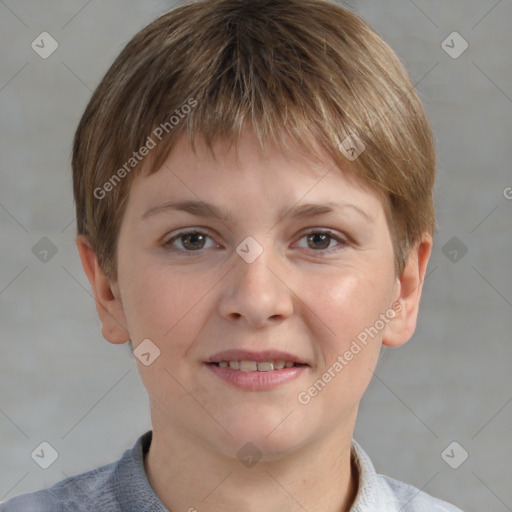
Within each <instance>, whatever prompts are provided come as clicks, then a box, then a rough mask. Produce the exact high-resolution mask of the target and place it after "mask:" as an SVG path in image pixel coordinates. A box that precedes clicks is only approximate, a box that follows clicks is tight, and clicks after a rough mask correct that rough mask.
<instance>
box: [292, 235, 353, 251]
mask: <svg viewBox="0 0 512 512" xmlns="http://www.w3.org/2000/svg"><path fill="white" fill-rule="evenodd" d="M302 238H306V243H307V244H308V247H306V249H308V248H309V249H313V250H314V251H315V252H320V250H326V249H329V246H330V245H331V242H332V241H334V240H335V241H337V242H339V244H338V246H335V249H334V250H340V249H343V247H345V246H346V245H347V241H346V240H344V239H343V238H341V237H340V236H338V235H336V234H334V233H333V232H332V231H319V230H314V231H309V232H308V233H305V234H304V235H303V236H302ZM302 238H301V239H302ZM331 248H332V247H331ZM329 252H330V251H329Z"/></svg>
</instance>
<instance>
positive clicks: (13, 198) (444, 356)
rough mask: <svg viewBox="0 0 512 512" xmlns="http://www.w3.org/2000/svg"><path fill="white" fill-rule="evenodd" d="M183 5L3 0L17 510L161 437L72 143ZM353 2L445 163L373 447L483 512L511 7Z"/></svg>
mask: <svg viewBox="0 0 512 512" xmlns="http://www.w3.org/2000/svg"><path fill="white" fill-rule="evenodd" d="M172 5H173V3H172V2H163V1H156V0H152V1H145V2H140V1H139V2H137V1H135V0H128V1H126V0H125V1H123V2H121V1H120V0H114V1H109V2H99V1H96V0H93V1H89V2H88V1H66V2H57V1H47V2H40V1H39V2H38V1H35V0H24V1H17V2H15V1H14V0H5V1H0V27H1V34H0V56H1V71H0V115H1V130H2V136H1V139H0V156H1V178H0V180H1V181H0V244H1V245H0V251H1V252H0V258H1V267H0V336H1V344H0V349H1V358H0V442H1V445H0V501H1V500H7V499H8V498H10V497H12V496H14V495H17V494H21V493H24V492H28V491H33V490H36V489H39V488H41V487H44V486H49V485H51V484H53V483H55V482H57V481H59V480H61V479H63V478H64V477H65V476H67V475H71V474H75V473H78V472H82V471H85V470H88V469H91V468H92V467H96V466H99V465H101V464H106V463H108V462H112V461H114V460H117V459H118V458H119V457H120V456H121V454H122V452H123V451H124V450H125V449H126V448H128V447H131V445H132V444H133V443H134V442H135V440H136V439H137V437H138V436H139V435H140V434H141V433H143V432H144V431H145V430H147V429H149V428H150V421H149V406H148V400H147V396H146V393H145V390H144V388H143V387H142V384H141V383H140V380H139V377H138V374H137V369H136V366H135V361H134V359H133V356H132V355H131V354H130V352H129V350H128V349H127V346H114V345H111V344H109V343H107V342H106V341H104V340H103V338H102V336H101V331H100V324H99V320H98V318H97V315H96V310H95V306H94V300H93V298H92V295H91V292H90V288H89V283H88V281H87V279H86V276H85V274H84V273H83V270H82V267H81V264H80V260H79V257H78V254H77V251H76V247H75V244H74V230H75V225H74V210H73V199H72V192H71V172H70V150H71V142H72V136H73V133H74V130H75V128H76V125H77V123H78V121H79V119H80V116H81V114H82V112H83V110H84V108H85V105H86V102H87V101H88V99H89V98H90V96H91V92H92V90H93V89H94V87H95V86H96V85H97V84H98V82H99V80H100V78H101V77H102V76H103V74H104V73H105V71H106V70H107V68H108V67H109V66H110V64H111V63H112V61H113V60H114V58H115V57H116V56H117V54H118V53H119V52H120V50H121V49H122V48H123V46H124V45H125V44H126V42H127V41H128V40H129V39H130V38H131V37H132V36H133V35H134V34H135V33H136V32H137V31H138V30H139V29H141V28H142V27H143V26H144V25H146V24H147V23H149V22H150V21H152V20H153V19H154V18H155V17H157V16H158V15H159V14H161V13H163V12H164V11H166V10H168V9H169V8H170V7H172ZM353 5H354V6H355V8H356V10H357V11H358V12H359V13H360V14H362V15H363V16H364V17H365V18H366V19H367V20H368V21H369V22H370V23H371V24H372V25H373V26H374V28H375V29H376V30H377V31H378V32H379V33H380V34H381V35H382V36H383V37H384V38H385V39H386V40H387V41H388V42H389V43H390V44H391V46H392V47H393V48H394V49H395V50H396V51H397V53H398V54H399V55H400V56H401V57H402V59H403V60H404V62H405V64H406V66H407V68H408V70H409V71H410V73H411V75H412V77H413V81H414V82H415V83H416V84H417V90H418V91H419V94H420V96H421V98H422V100H423V101H424V104H425V106H426V109H427V111H428V114H429V116H430V118H431V121H432V124H433V127H434V130H435V133H436V140H437V147H438V165H439V167H438V178H437V184H436V191H435V194H436V196H435V198H436V207H437V213H438V225H439V231H438V233H437V235H436V238H435V247H434V252H433V255H432V258H431V261H430V263H429V267H428V271H427V272H428V277H427V279H426V281H425V285H424V294H423V298H422V304H421V309H420V318H419V324H418V328H417V331H416V333H415V335H414V337H413V338H412V339H411V341H410V342H409V343H407V344H406V345H405V346H404V347H402V348H400V349H396V350H389V351H387V352H386V354H385V355H384V357H383V358H382V361H381V363H380V365H379V367H378V368H377V371H376V376H375V377H374V379H373V381H372V384H371V385H370V388H369V390H368V393H367V394H366V395H365V397H364V398H363V401H362V404H361V411H360V415H359V419H358V423H357V428H356V439H357V440H358V441H359V442H360V443H361V444H362V445H363V447H364V448H365V449H366V451H367V452H368V453H369V454H370V456H371V457H372V459H373V462H374V464H375V466H376V468H377V470H378V471H379V472H382V473H385V474H387V475H389V476H392V477H394V478H397V479H400V480H404V481H407V482H410V483H412V484H414V485H416V486H417V487H419V488H422V489H424V490H425V491H427V492H429V493H431V494H433V495H436V496H438V497H441V498H444V499H446V500H448V501H452V502H453V503H455V504H456V505H458V506H459V507H461V508H462V509H464V510H466V511H480V510H489V511H493V512H502V511H507V510H512V488H511V486H510V480H511V476H512V471H511V465H510V459H511V451H512V450H511V448H512V446H511V445H512V443H511V436H510V430H511V423H512V404H511V403H510V402H511V401H512V386H511V376H510V375H511V372H510V362H511V360H512V359H511V356H512V343H511V337H510V331H511V328H512V319H511V318H512V315H511V313H512V309H511V308H512V279H511V272H510V267H509V262H510V261H511V255H512V250H511V247H512V242H511V231H512V230H511V217H512V200H508V199H507V197H506V195H508V196H509V197H511V196H512V193H511V194H507V191H511V190H512V189H507V187H512V173H511V163H510V162H511V159H512V158H511V157H512V151H511V136H510V134H511V133H512V130H511V128H512V126H511V119H512V73H511V64H510V62H511V61H510V55H511V50H512V36H511V31H510V23H511V22H512V2H511V1H510V0H502V1H495V0H487V1H476V0H470V1H468V0H465V1H462V0H460V1H450V2H446V1H441V0H430V1H427V0H416V1H415V2H413V1H409V0H384V1H369V0H360V1H357V0H355V1H354V2H353ZM43 31H47V32H49V33H50V34H51V35H52V36H53V37H54V38H55V39H56V40H57V42H58V44H59V47H58V49H57V50H56V51H55V53H54V54H53V55H51V56H50V57H49V58H48V59H46V60H44V59H42V58H41V57H39V56H38V55H37V54H36V53H35V52H34V51H33V50H32V48H31V42H32V41H33V40H34V39H35V38H36V37H37V36H38V35H39V34H40V33H41V32H43ZM454 31H457V32H458V33H460V34H461V36H462V37H463V38H464V39H465V40H466V41H467V42H468V44H469V48H468V49H467V50H466V51H465V52H464V53H463V54H462V55H461V56H460V57H458V58H456V59H454V58H452V57H450V56H449V55H448V54H447V53H446V52H445V51H444V49H443V48H442V46H441V43H442V42H443V40H445V39H446V37H447V36H448V35H449V34H451V33H452V32H454ZM449 44H451V43H449ZM458 44H459V43H457V44H456V47H455V49H457V48H460V46H457V45H458ZM42 237H47V238H49V239H50V240H51V241H52V242H53V244H55V246H56V248H57V253H56V254H55V255H54V256H53V257H51V258H49V260H48V261H47V262H46V263H44V262H42V261H40V260H39V259H38V258H37V257H36V256H35V255H34V253H33V252H32V247H33V246H34V245H35V244H36V243H37V242H39V241H40V239H41V238H42ZM453 237H457V239H459V241H460V242H457V243H458V244H459V247H457V246H452V245H451V244H453V243H454V242H453V241H452V242H450V243H449V244H448V245H446V244H447V243H448V242H449V241H450V240H451V239H452V238H453ZM460 244H464V246H465V247H467V253H466V254H465V255H464V256H463V257H462V258H460V256H461V254H462V252H461V251H460V247H462V246H461V245H460ZM454 248H455V249H456V250H457V257H458V258H460V259H459V261H452V260H453V259H454V256H455V253H453V252H451V254H450V251H453V249H454ZM50 254H51V253H50ZM445 254H446V255H445ZM42 441H47V442H49V443H50V444H51V445H52V446H53V447H54V448H55V449H56V450H57V452H58V455H59V456H58V459H57V460H56V461H55V463H54V464H53V465H51V466H50V467H49V468H48V469H46V470H44V469H42V468H40V467H39V466H38V465H37V464H36V463H35V462H34V461H33V460H32V458H31V453H32V452H33V450H34V449H35V448H36V447H37V446H38V445H39V444H40V443H41V442H42ZM452 441H456V442H458V443H459V444H460V445H461V446H462V447H463V448H464V449H465V450H466V451H467V452H468V453H469V458H468V459H467V460H466V461H465V462H464V463H463V464H462V465H460V467H459V468H458V469H452V468H451V467H449V466H448V464H447V463H446V462H445V461H444V460H443V458H442V457H441V453H442V452H443V450H444V449H445V448H446V447H447V446H448V445H449V444H450V443H451V442H452ZM449 453H450V455H452V457H451V459H450V461H451V462H452V464H453V461H455V462H457V461H458V460H459V457H460V454H461V453H462V452H461V449H460V448H456V449H455V450H454V451H453V452H449Z"/></svg>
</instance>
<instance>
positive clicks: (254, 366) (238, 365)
mask: <svg viewBox="0 0 512 512" xmlns="http://www.w3.org/2000/svg"><path fill="white" fill-rule="evenodd" d="M216 364H218V365H219V366H220V367H221V368H228V367H229V368H231V369H232V370H240V371H242V372H271V371H272V370H282V369H283V368H292V367H293V366H295V363H294V362H293V361H281V360H277V361H260V362H257V361H219V362H218V363H216Z"/></svg>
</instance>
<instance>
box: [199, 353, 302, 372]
mask: <svg viewBox="0 0 512 512" xmlns="http://www.w3.org/2000/svg"><path fill="white" fill-rule="evenodd" d="M221 361H256V362H257V363H262V362H264V361H293V362H294V363H298V364H304V365H307V364H308V363H307V362H306V361H304V359H302V358H300V357H298V356H296V355H294V354H290V353H288V352H282V351H280V350H262V351H258V352H256V351H252V350H225V351H223V352H218V353H217V354H215V355H213V356H211V357H210V358H209V359H208V360H207V361H205V362H206V363H220V362H221ZM308 366H309V365H308ZM274 371H278V370H274ZM249 373H250V372H249Z"/></svg>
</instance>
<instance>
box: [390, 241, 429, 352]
mask: <svg viewBox="0 0 512 512" xmlns="http://www.w3.org/2000/svg"><path fill="white" fill-rule="evenodd" d="M431 252H432V236H431V235H429V234H425V235H423V238H422V239H421V240H420V241H419V242H418V243H417V244H416V245H415V246H414V248H413V249H412V250H411V252H410V253H409V257H408V259H407V263H406V266H405V268H404V271H403V272H402V275H401V276H400V277H399V278H397V285H398V288H399V291H398V293H397V294H396V295H395V302H394V305H393V310H394V311H395V313H396V316H395V317H394V318H393V320H392V321H391V322H389V323H388V324H387V325H386V330H385V332H384V335H383V338H382V344H383V345H386V346H388V347H399V346H400V345H403V344H404V343H406V342H407V341H409V339H410V338H411V337H412V335H413V334H414V331H415V330H416V321H417V318H418V309H419V305H420V298H421V291H422V289H423V281H424V279H425V272H426V270H427V263H428V260H429V258H430V254H431Z"/></svg>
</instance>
